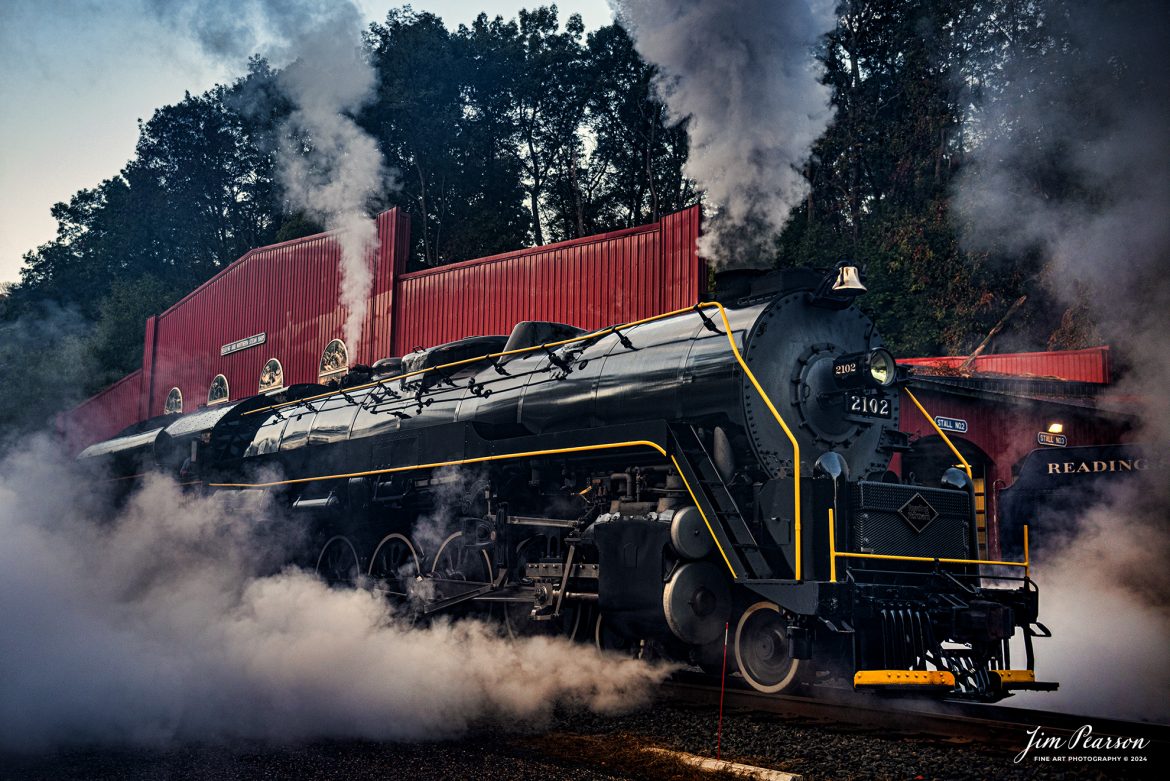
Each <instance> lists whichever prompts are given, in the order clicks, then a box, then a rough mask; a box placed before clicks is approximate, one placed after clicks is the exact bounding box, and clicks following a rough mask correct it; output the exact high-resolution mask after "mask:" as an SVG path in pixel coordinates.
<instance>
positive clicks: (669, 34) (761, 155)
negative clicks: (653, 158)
mask: <svg viewBox="0 0 1170 781" xmlns="http://www.w3.org/2000/svg"><path fill="white" fill-rule="evenodd" d="M609 3H610V5H611V6H612V7H613V8H614V11H615V12H616V13H617V15H618V18H619V19H620V20H621V22H622V24H623V25H624V26H625V27H626V28H627V29H628V30H629V31H630V33H631V35H632V36H633V37H634V39H635V43H636V45H637V48H638V51H639V53H641V55H642V56H643V57H644V58H646V60H648V61H649V62H651V63H653V64H654V65H656V66H658V69H659V77H658V81H657V87H658V91H659V93H660V94H661V95H662V97H663V99H664V100H665V101H666V103H667V105H668V106H669V108H670V111H671V114H672V115H673V116H674V117H675V118H676V119H682V118H684V117H690V123H689V125H688V132H689V134H690V140H691V152H690V157H689V159H688V161H687V164H686V174H687V175H688V176H690V177H691V178H693V179H695V180H696V181H698V182H699V184H700V185H701V186H702V187H703V188H704V189H705V190H706V194H707V197H708V198H709V199H710V201H711V203H712V204H713V205H714V206H715V207H716V209H717V210H718V211H717V213H716V214H715V216H714V218H713V219H712V220H711V222H710V225H709V228H710V230H709V231H708V232H706V233H705V234H704V236H703V239H702V243H701V246H700V249H701V250H702V252H703V254H704V255H705V256H707V257H708V258H710V259H712V260H714V261H715V262H716V263H719V264H732V265H735V266H753V265H767V264H768V258H767V255H769V254H770V246H769V241H770V240H771V238H772V236H773V234H774V233H775V232H776V231H778V230H779V229H780V228H781V227H783V225H784V223H785V222H786V221H787V219H788V215H789V212H790V211H791V209H792V207H793V206H795V205H796V204H797V203H799V202H800V200H801V199H802V198H803V197H804V194H805V191H806V181H805V179H804V177H803V175H802V174H801V169H802V168H803V166H804V163H805V160H806V159H807V157H808V154H809V150H810V149H811V148H812V145H813V143H814V142H815V141H816V140H817V138H819V137H820V135H821V134H822V133H823V132H824V130H825V128H826V127H827V126H828V124H829V121H830V119H831V118H832V109H831V107H830V104H829V99H830V90H829V87H828V86H826V85H825V84H822V83H821V77H822V75H823V74H822V69H821V67H820V65H819V63H818V62H817V60H816V58H815V49H816V47H817V46H818V45H820V41H821V37H822V36H823V35H824V34H825V33H827V32H829V31H830V30H832V28H833V26H834V24H835V23H836V14H835V12H834V9H835V2H834V1H833V0H807V1H805V2H796V1H794V2H776V0H609Z"/></svg>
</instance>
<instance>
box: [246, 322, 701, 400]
mask: <svg viewBox="0 0 1170 781" xmlns="http://www.w3.org/2000/svg"><path fill="white" fill-rule="evenodd" d="M699 306H703V307H707V306H718V307H720V308H722V305H721V304H699ZM693 309H694V307H687V308H686V309H675V310H674V311H671V312H664V313H663V314H660V315H654V316H653V317H644V318H642V319H641V320H634V321H633V322H629V323H618V324H617V325H610V326H606V327H605V328H601V329H599V330H597V331H592V332H590V333H587V334H579V335H577V336H574V337H571V338H569V339H560V340H558V341H555V342H545V343H544V344H534V345H532V346H531V347H517V348H515V349H512V350H503V351H501V352H498V353H488V354H486V355H477V356H474V357H472V358H462V359H460V360H458V361H451V362H450V363H443V364H439V365H437V366H426V367H424V368H422V369H415V370H414V371H411V372H405V373H403V374H396V375H394V376H393V377H385V378H383V379H381V380H374V381H373V382H367V383H365V384H364V385H354V386H352V387H349V388H345V390H347V391H355V390H365V389H366V388H373V387H380V386H383V385H385V384H386V383H388V382H393V381H395V380H405V379H406V378H407V377H417V376H419V375H421V374H427V373H428V372H433V371H439V370H440V369H451V368H456V367H459V366H466V365H468V364H472V363H479V362H480V361H486V360H490V359H493V358H506V357H508V356H512V355H520V354H521V353H530V352H535V351H537V350H548V349H551V348H553V347H563V346H564V345H566V344H573V343H574V342H586V341H589V340H591V339H598V338H600V337H603V336H608V335H609V334H612V333H617V332H618V331H621V330H623V329H625V328H632V327H633V326H636V325H643V324H645V323H652V322H654V321H656V320H665V319H667V318H669V317H675V316H676V315H681V314H685V313H687V312H690V311H693ZM339 393H341V391H340V390H332V391H329V392H328V393H319V394H317V395H316V396H306V397H305V398H303V399H294V400H292V401H285V402H281V403H280V404H272V405H270V406H267V407H259V408H257V409H254V410H249V411H248V412H245V413H244V415H254V414H256V413H257V412H267V411H269V410H274V409H279V408H281V407H290V406H293V405H298V404H304V403H305V402H307V401H314V400H316V399H324V398H327V397H329V396H336V395H338V394H339Z"/></svg>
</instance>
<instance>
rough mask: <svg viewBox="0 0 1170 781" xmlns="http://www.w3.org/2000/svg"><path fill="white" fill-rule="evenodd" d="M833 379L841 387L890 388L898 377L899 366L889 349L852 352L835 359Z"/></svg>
mask: <svg viewBox="0 0 1170 781" xmlns="http://www.w3.org/2000/svg"><path fill="white" fill-rule="evenodd" d="M833 379H834V381H836V383H837V386H838V387H840V388H860V387H864V386H869V387H871V388H888V387H890V386H891V385H893V384H894V382H895V380H897V379H898V366H897V364H896V363H894V356H892V355H890V351H889V350H884V349H882V348H880V347H879V348H877V349H876V350H870V351H869V352H868V353H851V354H849V355H844V356H841V357H840V358H837V359H836V360H835V361H833Z"/></svg>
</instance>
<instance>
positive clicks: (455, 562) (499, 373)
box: [81, 264, 1056, 700]
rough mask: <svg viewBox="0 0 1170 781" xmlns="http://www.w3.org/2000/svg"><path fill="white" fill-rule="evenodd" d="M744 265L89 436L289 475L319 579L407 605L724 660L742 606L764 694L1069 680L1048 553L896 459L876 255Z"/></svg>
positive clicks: (286, 489)
mask: <svg viewBox="0 0 1170 781" xmlns="http://www.w3.org/2000/svg"><path fill="white" fill-rule="evenodd" d="M732 287H733V288H734V289H733V290H732V291H731V292H729V293H726V294H725V295H723V296H722V297H721V299H720V302H712V303H707V304H700V305H698V306H695V307H693V308H689V309H685V310H679V311H676V312H672V313H669V314H666V315H662V316H659V317H653V318H649V319H646V320H641V321H638V322H634V323H628V324H624V325H619V326H613V327H610V328H605V329H602V330H600V331H596V332H592V333H584V332H581V331H579V330H578V329H574V328H571V327H569V326H565V325H560V324H556V323H543V322H526V323H521V324H519V325H517V326H516V328H515V329H514V330H513V332H512V334H511V336H510V337H506V338H505V337H503V336H500V337H475V338H472V339H466V340H463V341H460V342H454V343H451V344H448V345H442V346H439V347H435V348H432V349H429V350H423V351H419V352H415V353H412V354H410V355H408V356H406V357H405V358H403V359H401V360H399V359H386V360H384V361H381V362H379V364H376V365H375V366H374V367H373V369H371V370H367V373H365V374H364V375H363V374H361V373H360V372H358V371H356V370H355V372H354V373H352V374H351V376H350V377H349V378H347V383H343V384H342V387H340V388H339V389H333V390H330V389H326V388H323V387H320V386H294V387H293V388H291V389H289V390H287V391H285V392H284V393H283V395H278V396H268V397H264V396H260V397H253V398H251V399H246V400H244V401H242V402H239V403H237V404H235V405H234V406H232V407H230V408H224V407H221V408H216V409H213V410H204V411H201V412H198V413H194V414H193V415H188V416H183V417H177V418H176V417H174V416H171V417H170V418H164V419H155V420H152V421H149V422H147V423H145V424H141V425H140V426H138V427H136V428H134V429H133V430H130V431H128V432H127V433H125V434H124V435H123V436H121V437H118V438H115V439H113V440H110V441H108V442H104V443H100V444H98V445H95V446H93V447H91V448H89V449H88V450H86V451H85V452H83V453H82V456H81V457H82V458H83V459H87V460H91V461H93V462H95V463H97V462H102V463H108V464H110V465H111V468H112V469H114V470H115V471H121V472H122V473H124V474H130V473H132V472H133V471H134V470H136V469H137V465H136V464H137V463H140V462H141V461H142V460H145V461H146V462H147V463H148V464H152V465H155V466H156V467H158V468H162V469H166V470H173V471H175V472H181V474H182V475H183V477H184V478H185V479H186V480H188V481H198V482H200V483H201V484H202V485H204V486H205V487H206V489H207V490H240V489H249V490H253V489H262V490H269V491H272V492H273V493H274V494H275V495H276V496H277V497H278V499H279V501H280V502H281V503H283V504H284V505H285V506H287V507H288V508H289V511H290V512H292V513H295V514H300V515H303V517H305V518H306V520H307V521H308V522H309V523H311V524H312V528H313V529H314V530H315V531H316V538H315V539H316V540H317V547H316V548H315V550H314V551H313V553H312V556H311V557H310V560H309V563H310V564H311V565H313V564H315V566H316V568H317V571H318V572H319V573H320V574H321V575H322V576H323V577H325V578H326V579H327V580H329V581H330V582H337V583H356V582H358V581H362V582H364V583H366V584H368V585H369V586H370V587H372V588H377V589H381V590H383V591H384V592H385V593H386V595H387V598H389V599H392V600H395V601H396V602H398V603H399V604H400V607H401V609H408V610H414V611H417V612H420V613H423V614H436V613H440V612H446V611H463V612H467V611H479V612H481V613H489V614H491V615H494V616H496V617H498V618H499V619H500V620H502V621H503V622H504V623H505V624H506V626H507V629H508V631H510V632H513V633H519V634H526V633H534V632H541V633H559V634H564V635H567V636H571V637H575V638H580V639H586V638H587V639H589V640H591V641H593V642H596V643H598V645H600V646H602V647H606V648H615V649H622V648H626V649H639V648H641V649H645V648H647V647H649V648H653V650H654V652H655V653H657V654H661V655H665V656H668V657H670V658H673V659H677V660H680V661H684V662H689V663H694V664H698V665H701V666H704V667H711V666H717V662H718V661H719V658H720V656H719V654H720V653H721V649H722V644H723V638H724V627H725V625H730V627H731V628H732V631H733V644H734V645H733V648H734V657H733V658H734V663H735V669H737V670H738V672H739V674H741V675H742V676H743V678H744V679H745V680H746V681H747V682H748V683H750V684H751V685H752V686H753V687H755V688H756V689H759V690H761V691H765V692H783V691H790V690H793V689H795V688H796V687H799V686H800V685H802V684H803V683H805V682H808V681H811V680H813V678H814V677H816V678H818V679H821V680H825V679H828V678H830V677H836V678H841V679H844V680H846V681H850V682H852V684H853V685H854V686H855V687H858V688H861V687H873V688H881V689H895V690H901V689H906V690H912V691H920V692H931V693H937V694H940V695H944V696H949V697H965V698H972V699H982V700H996V699H1000V698H1002V697H1004V696H1007V695H1009V694H1010V693H1011V691H1012V690H1014V689H1025V688H1026V689H1052V688H1055V686H1056V684H1050V683H1043V682H1038V681H1036V680H1035V676H1034V673H1033V670H1034V659H1033V648H1032V639H1033V637H1035V636H1047V635H1048V632H1047V630H1046V629H1045V628H1044V627H1043V625H1042V624H1039V623H1038V622H1037V591H1036V587H1035V585H1034V584H1033V583H1032V581H1031V580H1030V579H1029V578H1028V568H1027V554H1026V552H1025V560H1024V561H1023V562H1007V563H1005V562H989V561H980V560H979V558H978V544H977V538H976V530H975V514H974V494H973V489H972V482H971V480H970V478H969V476H968V475H967V474H965V473H964V471H963V470H962V469H958V468H955V469H950V470H948V471H947V472H946V473H945V474H944V475H943V477H942V480H941V481H940V484H938V485H934V486H925V485H910V484H906V483H903V482H900V481H899V480H898V479H897V478H896V477H895V476H894V475H893V473H891V472H889V471H888V465H889V462H890V458H891V457H892V456H893V454H895V453H897V452H900V451H905V450H907V449H909V443H908V441H907V439H906V436H905V435H904V434H902V433H900V432H899V431H898V416H899V412H900V410H899V409H898V399H899V390H900V386H901V384H902V383H903V380H904V377H902V376H901V374H900V371H899V369H898V368H897V367H896V365H895V363H894V359H893V357H892V356H891V355H890V353H889V352H887V351H886V350H885V349H883V348H882V346H881V339H880V337H879V336H878V334H877V332H876V330H875V328H874V325H873V323H872V322H871V321H870V320H869V318H868V317H866V316H865V315H864V314H863V313H862V312H861V311H860V310H859V309H858V308H857V307H856V306H855V303H854V302H855V299H856V297H857V296H858V295H859V294H861V293H863V292H864V287H863V285H862V284H861V281H860V279H859V278H858V274H857V271H856V269H855V268H854V267H852V266H849V265H845V264H841V265H839V266H838V267H837V268H836V269H834V270H832V271H831V272H830V273H828V274H823V273H817V272H812V271H808V270H795V271H784V272H775V273H771V274H767V275H759V276H740V277H739V278H737V279H734V280H732ZM346 384H348V387H345V385H346ZM910 398H911V399H912V400H913V401H914V404H915V405H917V400H914V399H913V396H912V395H911V396H910ZM944 437H945V435H944ZM956 459H957V463H959V464H960V465H962V463H963V462H962V458H961V456H959V455H958V453H957V452H956ZM993 564H995V565H1000V566H999V567H997V569H996V570H995V573H996V581H995V582H996V584H997V585H996V586H995V587H987V586H986V585H984V583H983V581H982V580H981V577H980V575H981V572H980V568H981V567H983V566H986V565H993ZM1013 638H1016V639H1017V641H1018V642H1022V647H1023V650H1024V655H1025V660H1024V663H1023V664H1022V665H1018V666H1017V665H1013V663H1012V657H1011V652H1010V647H1011V641H1012V640H1013ZM550 674H555V673H550Z"/></svg>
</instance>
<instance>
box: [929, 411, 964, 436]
mask: <svg viewBox="0 0 1170 781" xmlns="http://www.w3.org/2000/svg"><path fill="white" fill-rule="evenodd" d="M934 422H935V423H937V424H938V427H939V428H941V429H942V430H943V431H953V432H954V433H956V434H966V433H967V421H965V420H963V419H962V418H944V417H943V416H942V415H939V416H938V417H936V418H935V419H934Z"/></svg>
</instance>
